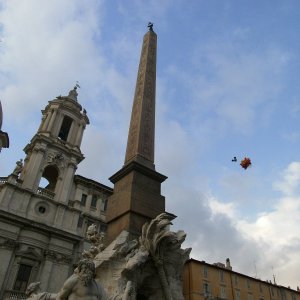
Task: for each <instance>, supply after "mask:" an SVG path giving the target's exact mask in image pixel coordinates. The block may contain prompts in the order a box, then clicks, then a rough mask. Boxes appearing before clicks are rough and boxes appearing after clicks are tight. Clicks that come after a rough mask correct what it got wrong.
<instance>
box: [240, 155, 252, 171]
mask: <svg viewBox="0 0 300 300" xmlns="http://www.w3.org/2000/svg"><path fill="white" fill-rule="evenodd" d="M240 165H241V167H242V168H244V169H245V170H246V169H247V168H248V167H250V166H251V160H250V158H248V157H245V158H244V159H243V160H242V161H241V163H240Z"/></svg>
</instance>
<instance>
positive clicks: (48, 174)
mask: <svg viewBox="0 0 300 300" xmlns="http://www.w3.org/2000/svg"><path fill="white" fill-rule="evenodd" d="M57 178H58V170H57V168H56V167H55V166H47V167H46V168H45V169H44V172H43V174H42V178H41V181H40V183H43V185H44V186H41V187H43V188H45V189H47V190H50V191H53V192H54V190H55V186H56V182H57Z"/></svg>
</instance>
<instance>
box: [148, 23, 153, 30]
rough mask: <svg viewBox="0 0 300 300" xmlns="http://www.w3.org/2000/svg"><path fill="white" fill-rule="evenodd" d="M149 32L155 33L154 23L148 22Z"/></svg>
mask: <svg viewBox="0 0 300 300" xmlns="http://www.w3.org/2000/svg"><path fill="white" fill-rule="evenodd" d="M148 28H149V31H153V23H151V22H148Z"/></svg>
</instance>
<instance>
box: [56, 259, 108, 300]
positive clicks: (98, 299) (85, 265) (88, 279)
mask: <svg viewBox="0 0 300 300" xmlns="http://www.w3.org/2000/svg"><path fill="white" fill-rule="evenodd" d="M83 299H85V300H106V299H107V297H106V294H105V291H104V289H103V288H102V286H101V285H100V284H99V283H98V282H97V281H95V264H94V263H93V261H91V260H88V259H82V260H80V261H79V264H78V267H77V268H76V269H75V271H74V273H73V275H72V276H71V277H69V278H68V279H67V280H66V281H65V283H64V285H63V287H62V288H61V290H60V291H59V292H58V294H57V296H56V300H83Z"/></svg>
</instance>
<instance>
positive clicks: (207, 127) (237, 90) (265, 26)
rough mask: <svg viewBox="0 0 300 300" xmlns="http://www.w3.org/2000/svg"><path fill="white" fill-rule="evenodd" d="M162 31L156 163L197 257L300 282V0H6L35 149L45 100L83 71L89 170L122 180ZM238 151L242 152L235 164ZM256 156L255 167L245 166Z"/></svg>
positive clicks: (2, 163) (9, 54) (6, 34)
mask: <svg viewBox="0 0 300 300" xmlns="http://www.w3.org/2000/svg"><path fill="white" fill-rule="evenodd" d="M149 21H151V22H153V23H154V31H155V32H156V33H157V35H158V50H157V51H158V52H157V91H156V137H155V165H156V170H157V171H158V172H160V173H162V174H164V175H166V176H168V179H167V180H166V181H165V182H164V183H163V184H162V194H163V195H164V196H165V197H166V206H167V211H168V212H171V213H173V214H175V215H177V218H176V219H175V220H174V222H173V223H174V225H173V227H172V230H174V231H175V230H178V229H183V230H184V231H185V232H186V233H187V238H186V242H185V243H184V245H183V246H184V247H192V248H193V250H192V252H191V257H192V258H195V259H199V260H205V261H206V262H208V263H215V262H223V263H225V260H226V258H227V257H228V258H230V260H231V265H232V267H233V270H234V271H237V272H240V273H244V274H247V275H249V276H252V277H256V278H260V279H262V280H272V281H273V275H274V276H275V279H276V282H277V284H280V285H284V286H291V288H294V289H296V287H297V286H300V268H299V265H300V254H299V253H300V153H299V149H300V127H299V125H300V124H299V117H298V115H299V113H300V99H299V95H300V84H299V78H300V57H299V53H300V39H299V29H300V2H299V1H297V0H286V1H277V0H272V1H271V0H259V1H258V0H251V1H250V0H249V1H248V0H241V1H240V0H239V1H238V0H222V1H221V0H218V1H217V0H211V1H202V0H190V1H184V0H173V1H171V0H160V1H151V0H147V1H144V0H130V1H129V0H123V1H121V0H120V1H117V0H110V1H108V0H107V1H105V0H102V1H101V0H89V1H82V0H80V1H79V0H51V1H46V0H9V1H5V0H0V100H1V102H2V108H3V114H4V120H3V124H2V130H3V131H5V132H8V134H9V138H10V148H9V149H2V152H1V154H0V176H7V175H8V174H10V173H11V172H12V170H13V169H14V167H15V162H16V161H17V160H19V159H20V158H23V159H24V157H25V154H24V152H23V148H24V147H25V146H26V145H27V144H28V143H29V142H30V139H31V138H32V137H33V135H34V134H35V133H36V131H37V129H38V127H39V124H40V121H41V116H42V115H41V110H43V109H44V108H45V106H46V105H47V104H48V101H50V100H53V99H55V97H56V96H58V95H67V94H68V92H69V90H70V89H72V88H73V87H74V85H75V83H76V82H77V81H78V82H79V84H80V87H81V88H80V89H79V91H78V92H79V96H78V101H79V103H80V104H81V105H82V106H83V107H84V108H85V109H86V110H87V114H88V117H89V119H90V125H89V126H87V128H86V130H85V133H84V138H83V142H82V147H81V150H82V152H83V153H84V155H85V160H84V161H83V162H82V163H81V164H80V165H79V167H78V169H77V174H80V175H82V176H85V177H88V178H91V179H94V180H97V181H100V182H101V183H103V184H105V185H108V186H110V187H112V184H111V183H110V181H109V180H108V178H109V177H110V176H111V175H113V174H114V173H115V172H117V171H118V170H119V169H120V168H121V167H122V166H123V163H124V158H125V150H126V140H127V134H128V128H129V120H130V113H131V107H132V101H133V95H134V89H135V81H136V76H137V69H138V63H139V56H140V51H141V45H142V39H143V35H144V34H145V33H146V32H147V24H148V22H149ZM234 156H236V157H237V159H238V161H237V162H232V161H231V160H232V158H233V157H234ZM246 156H247V157H250V158H251V160H252V166H251V167H250V168H248V169H247V170H244V169H242V168H241V166H240V165H239V162H240V160H241V159H243V158H244V157H246Z"/></svg>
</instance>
